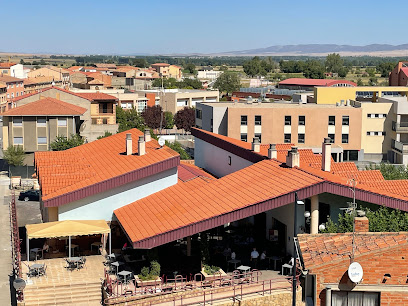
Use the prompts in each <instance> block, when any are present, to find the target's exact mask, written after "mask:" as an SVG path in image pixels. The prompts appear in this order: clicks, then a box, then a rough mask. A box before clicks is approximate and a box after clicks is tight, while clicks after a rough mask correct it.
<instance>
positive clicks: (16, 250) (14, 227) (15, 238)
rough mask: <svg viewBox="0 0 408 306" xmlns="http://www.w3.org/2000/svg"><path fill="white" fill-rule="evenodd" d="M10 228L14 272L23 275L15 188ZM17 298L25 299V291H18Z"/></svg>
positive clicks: (19, 275)
mask: <svg viewBox="0 0 408 306" xmlns="http://www.w3.org/2000/svg"><path fill="white" fill-rule="evenodd" d="M9 209H10V228H11V237H10V239H11V246H12V248H11V249H12V259H13V272H14V276H15V277H17V278H21V277H22V270H21V245H20V244H21V241H20V235H19V231H18V224H17V209H16V196H15V193H14V190H13V191H12V193H11V201H10V206H9ZM17 300H18V301H20V302H21V301H23V300H24V296H23V291H21V290H19V291H17Z"/></svg>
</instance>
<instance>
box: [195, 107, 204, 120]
mask: <svg viewBox="0 0 408 306" xmlns="http://www.w3.org/2000/svg"><path fill="white" fill-rule="evenodd" d="M196 118H197V119H203V111H202V110H201V109H198V108H197V109H196Z"/></svg>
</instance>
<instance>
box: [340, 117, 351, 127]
mask: <svg viewBox="0 0 408 306" xmlns="http://www.w3.org/2000/svg"><path fill="white" fill-rule="evenodd" d="M349 124H350V118H349V116H343V120H342V125H349Z"/></svg>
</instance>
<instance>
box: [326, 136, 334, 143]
mask: <svg viewBox="0 0 408 306" xmlns="http://www.w3.org/2000/svg"><path fill="white" fill-rule="evenodd" d="M327 137H329V138H330V143H334V134H329V135H327Z"/></svg>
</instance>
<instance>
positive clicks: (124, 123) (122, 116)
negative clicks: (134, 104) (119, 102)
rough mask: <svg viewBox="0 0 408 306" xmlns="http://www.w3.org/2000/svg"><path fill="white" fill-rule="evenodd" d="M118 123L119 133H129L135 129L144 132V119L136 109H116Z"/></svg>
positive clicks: (118, 107)
mask: <svg viewBox="0 0 408 306" xmlns="http://www.w3.org/2000/svg"><path fill="white" fill-rule="evenodd" d="M116 122H117V123H118V124H119V130H118V131H119V132H123V131H127V130H130V129H133V128H137V129H139V130H144V128H145V126H144V120H143V117H142V116H140V115H139V114H138V112H137V111H136V109H134V108H132V109H129V110H123V109H122V108H121V107H120V106H117V107H116Z"/></svg>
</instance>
